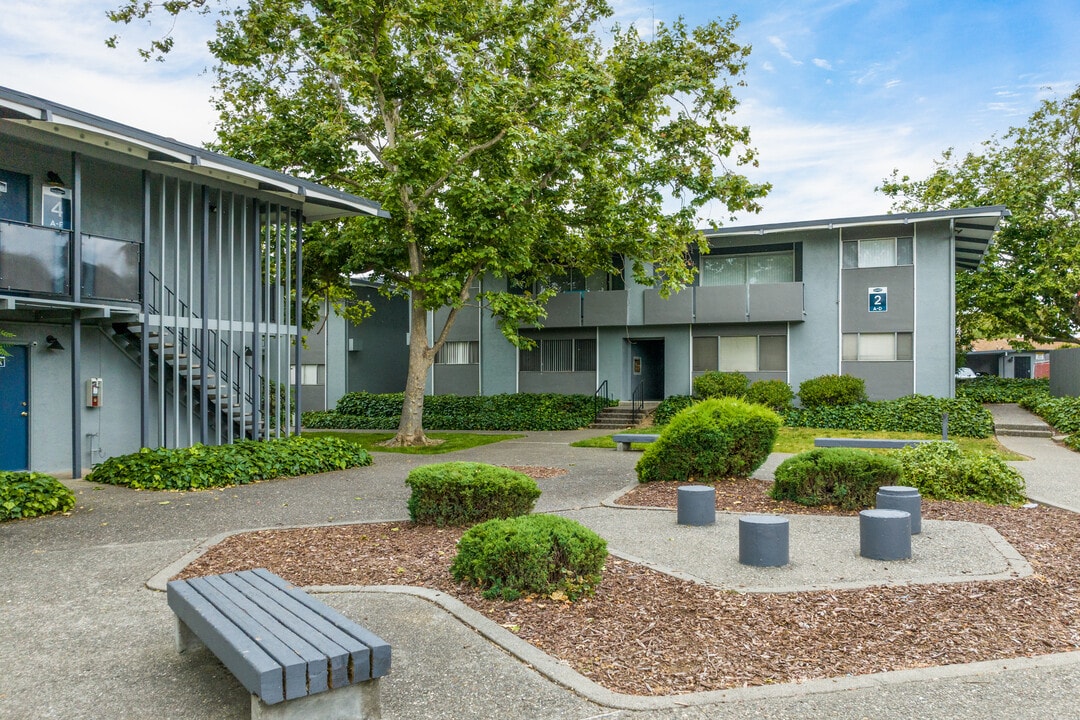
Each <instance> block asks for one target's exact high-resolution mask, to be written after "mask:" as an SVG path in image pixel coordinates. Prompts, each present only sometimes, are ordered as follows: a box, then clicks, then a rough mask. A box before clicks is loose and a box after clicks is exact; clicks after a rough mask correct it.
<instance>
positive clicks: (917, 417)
mask: <svg viewBox="0 0 1080 720" xmlns="http://www.w3.org/2000/svg"><path fill="white" fill-rule="evenodd" d="M946 413H947V414H948V416H949V417H948V431H949V436H950V437H953V436H957V437H973V438H986V437H990V436H992V435H993V434H994V418H993V416H992V415H991V414H990V411H988V410H987V409H986V408H984V407H983V406H982V405H981V404H979V403H977V402H975V401H974V400H965V399H948V398H937V397H932V396H929V395H908V396H906V397H902V398H898V399H896V400H876V401H872V402H860V403H854V404H850V405H841V406H835V405H818V406H815V407H802V408H796V409H794V410H791V411H789V412H787V413H785V414H784V424H785V425H787V426H789V427H816V428H837V429H844V430H868V431H878V430H880V431H888V432H902V431H910V432H923V433H930V434H936V435H937V437H941V422H942V417H943V415H944V414H946Z"/></svg>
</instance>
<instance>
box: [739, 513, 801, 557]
mask: <svg viewBox="0 0 1080 720" xmlns="http://www.w3.org/2000/svg"><path fill="white" fill-rule="evenodd" d="M788 528H789V523H788V519H787V518H784V517H777V516H776V515H744V516H742V517H741V518H739V562H740V563H742V564H743V565H755V566H757V567H781V566H783V565H787V564H788V560H789V553H788V550H789V547H790V540H789V538H790V534H789V529H788Z"/></svg>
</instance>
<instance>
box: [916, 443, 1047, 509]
mask: <svg viewBox="0 0 1080 720" xmlns="http://www.w3.org/2000/svg"><path fill="white" fill-rule="evenodd" d="M896 458H897V460H898V461H899V462H900V466H901V473H902V477H903V484H904V485H910V486H911V487H915V488H918V489H919V492H920V493H921V494H922V496H923V497H925V498H928V499H931V500H976V501H978V502H984V503H989V504H991V505H1022V504H1023V503H1024V502H1026V501H1027V497H1026V495H1025V493H1024V489H1025V484H1024V478H1023V476H1022V475H1021V474H1020V473H1019V471H1017V470H1016V468H1014V467H1012V466H1010V465H1007V464H1006V463H1005V461H1004V460H1002V459H1001V458H1000V457H998V456H997V455H988V454H985V453H978V452H971V453H965V452H963V451H962V450H960V448H959V447H957V445H956V443H953V442H947V441H940V442H931V443H923V444H921V445H917V446H915V447H908V448H904V449H903V450H900V451H898V452H897V453H896Z"/></svg>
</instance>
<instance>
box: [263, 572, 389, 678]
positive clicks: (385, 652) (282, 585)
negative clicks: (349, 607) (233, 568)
mask: <svg viewBox="0 0 1080 720" xmlns="http://www.w3.org/2000/svg"><path fill="white" fill-rule="evenodd" d="M251 573H252V574H254V575H258V576H259V577H261V578H263V579H264V580H266V581H267V582H269V583H270V584H271V585H273V586H274V587H277V588H279V589H280V590H283V591H284V592H286V593H287V594H288V595H289V596H290V597H292V598H293V599H295V600H296V601H297V602H299V603H301V604H302V605H304V606H305V607H307V608H308V609H310V610H312V611H314V612H315V613H317V614H318V615H319V616H320V617H322V618H323V619H325V620H326V621H328V622H330V623H331V624H332V625H333V626H334V627H336V628H338V629H339V630H341V631H342V632H344V633H345V634H347V635H349V636H350V637H353V638H355V639H356V640H359V641H360V642H361V643H363V644H364V645H365V646H367V647H368V648H370V665H369V670H368V673H367V674H366V675H364V676H362V675H363V674H362V673H361V672H360V671H359V670H358V669H354V671H353V682H360V681H362V680H365V679H368V678H379V677H382V676H384V675H387V674H389V672H390V645H389V644H388V643H387V642H386V641H384V640H383V639H382V638H380V637H379V636H378V635H376V634H375V633H373V632H371V631H370V630H368V629H367V628H364V627H362V626H360V625H357V624H356V623H354V622H353V621H352V620H350V619H348V618H347V617H345V616H344V615H342V614H341V613H339V612H337V611H336V610H334V609H333V608H331V607H329V606H328V605H326V604H324V603H322V602H320V601H318V600H316V599H315V598H313V597H311V596H310V595H308V594H307V593H305V592H304V591H303V590H301V589H300V588H297V587H295V586H293V585H290V584H289V583H287V582H285V581H284V580H283V579H281V578H280V577H278V576H277V575H275V574H273V573H272V572H270V571H269V570H265V569H262V568H259V569H257V570H252V571H251Z"/></svg>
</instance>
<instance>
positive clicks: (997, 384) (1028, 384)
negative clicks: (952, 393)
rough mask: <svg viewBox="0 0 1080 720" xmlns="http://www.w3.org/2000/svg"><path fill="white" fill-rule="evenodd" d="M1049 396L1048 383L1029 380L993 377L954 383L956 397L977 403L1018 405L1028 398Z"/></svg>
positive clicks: (987, 376)
mask: <svg viewBox="0 0 1080 720" xmlns="http://www.w3.org/2000/svg"><path fill="white" fill-rule="evenodd" d="M1049 396H1050V381H1049V380H1046V379H1030V378H1001V377H994V376H993V375H985V376H983V377H977V378H972V379H971V380H964V381H963V382H958V383H956V397H958V398H966V399H968V400H974V401H975V402H977V403H1018V402H1022V401H1024V400H1027V399H1029V398H1031V399H1039V398H1043V397H1049Z"/></svg>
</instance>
